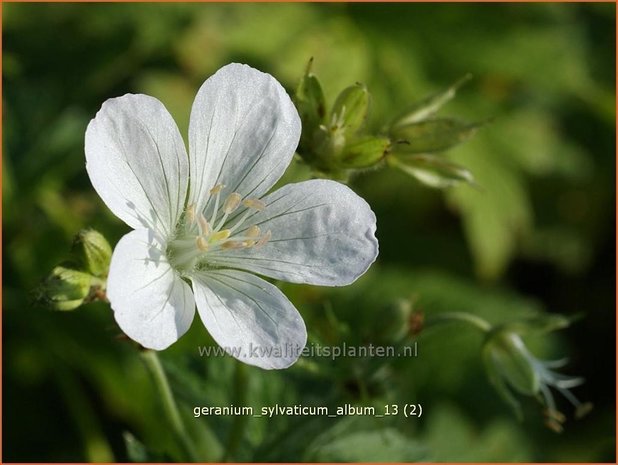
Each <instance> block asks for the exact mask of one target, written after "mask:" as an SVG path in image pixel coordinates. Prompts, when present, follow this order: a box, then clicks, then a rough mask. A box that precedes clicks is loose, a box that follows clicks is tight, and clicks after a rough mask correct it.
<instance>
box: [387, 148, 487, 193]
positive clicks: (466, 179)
mask: <svg viewBox="0 0 618 465" xmlns="http://www.w3.org/2000/svg"><path fill="white" fill-rule="evenodd" d="M386 160H387V163H388V164H389V165H391V166H393V167H395V168H398V169H400V170H401V171H403V172H404V173H406V174H409V175H410V176H412V177H414V178H415V179H416V180H418V181H419V182H421V183H423V184H425V185H426V186H429V187H433V188H437V189H445V188H448V187H454V186H457V185H459V184H462V183H465V184H470V185H472V186H476V182H475V180H474V176H473V175H472V173H471V172H470V171H469V170H467V169H466V168H464V167H463V166H461V165H457V164H455V163H452V162H450V161H448V160H446V159H444V158H442V157H440V156H436V155H427V154H424V155H402V154H397V155H395V154H391V155H390V156H388V157H387V159H386Z"/></svg>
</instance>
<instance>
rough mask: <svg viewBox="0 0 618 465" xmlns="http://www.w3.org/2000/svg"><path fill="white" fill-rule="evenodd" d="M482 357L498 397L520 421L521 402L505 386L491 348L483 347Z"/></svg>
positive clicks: (521, 415)
mask: <svg viewBox="0 0 618 465" xmlns="http://www.w3.org/2000/svg"><path fill="white" fill-rule="evenodd" d="M482 357H483V362H484V365H485V372H486V373H487V377H488V378H489V381H490V383H491V385H492V386H493V387H494V389H495V390H496V392H497V393H498V395H499V396H500V398H501V399H502V400H503V401H504V402H505V403H506V404H507V405H508V406H509V407H511V409H512V410H513V413H514V414H515V416H516V417H517V419H518V420H520V421H522V420H523V417H524V416H523V412H522V410H521V404H520V403H519V401H518V400H517V399H516V398H515V396H514V395H513V393H512V392H511V390H510V389H509V387H508V386H507V384H506V382H505V380H504V378H503V377H502V376H501V374H500V373H499V372H498V369H497V367H496V365H495V362H494V359H493V356H492V353H491V350H489V349H488V347H487V346H484V347H483V350H482Z"/></svg>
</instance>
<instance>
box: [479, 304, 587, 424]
mask: <svg viewBox="0 0 618 465" xmlns="http://www.w3.org/2000/svg"><path fill="white" fill-rule="evenodd" d="M554 317H555V315H554V316H549V318H548V319H547V321H548V322H549V321H550V320H553V321H551V326H553V325H554V323H556V322H558V320H557V319H556V318H554ZM542 319H543V317H542V316H541V317H539V318H535V319H533V320H534V321H536V322H539V321H541V320H542ZM529 321H532V320H529ZM514 327H515V326H514V325H513V324H508V325H502V326H498V327H496V328H494V329H493V330H492V331H490V333H489V334H488V336H487V338H486V340H485V343H484V345H483V360H484V362H485V368H486V371H487V375H488V376H489V378H490V380H491V381H492V383H493V385H494V387H495V388H496V390H497V391H498V394H500V396H501V397H502V398H503V399H504V400H505V401H506V402H507V403H508V404H509V405H511V407H513V409H514V410H515V413H516V414H517V415H518V416H519V417H521V409H520V405H519V402H518V401H517V400H516V399H515V396H514V395H513V394H514V393H518V394H521V395H524V396H530V397H534V398H536V399H538V400H539V401H540V402H541V403H542V404H543V405H544V413H545V417H546V425H547V426H548V427H549V428H551V429H552V430H554V431H556V432H560V431H562V424H563V423H564V421H565V419H566V418H565V416H564V415H563V414H562V413H561V412H560V411H558V409H557V407H556V402H555V400H554V397H553V395H552V392H551V389H550V388H552V389H555V390H556V391H557V392H559V393H560V394H562V395H563V396H564V398H565V399H567V400H568V401H569V402H570V403H571V404H572V405H573V407H575V410H576V417H580V416H581V415H582V414H585V413H586V412H588V411H589V410H590V409H591V408H592V407H591V404H589V403H583V404H582V403H581V402H580V401H579V400H578V399H577V397H575V395H573V393H572V392H570V389H571V388H574V387H576V386H579V385H580V384H582V383H583V382H584V380H583V379H582V378H578V377H572V376H565V375H563V374H560V373H557V372H555V371H554V369H555V368H560V367H562V366H564V365H565V364H566V363H567V361H566V360H556V361H543V360H539V359H537V358H536V357H535V356H534V355H533V354H532V353H531V352H529V351H528V349H527V348H526V346H525V344H524V341H523V340H522V339H521V337H520V334H519V333H518V332H517V331H516V330H514V329H513V328H514ZM560 327H563V326H562V325H560ZM545 328H547V326H546V327H545Z"/></svg>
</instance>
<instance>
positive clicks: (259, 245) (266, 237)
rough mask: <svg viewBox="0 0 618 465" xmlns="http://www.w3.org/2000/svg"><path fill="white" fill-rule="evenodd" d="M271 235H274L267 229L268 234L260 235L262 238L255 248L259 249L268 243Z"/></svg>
mask: <svg viewBox="0 0 618 465" xmlns="http://www.w3.org/2000/svg"><path fill="white" fill-rule="evenodd" d="M271 237H272V233H271V232H270V230H268V231H266V234H264V235H263V236H262V237H260V240H259V241H257V243H256V244H255V248H256V249H259V248H260V247H262V246H263V245H264V244H266V243H267V242H268V241H269V240H270V238H271Z"/></svg>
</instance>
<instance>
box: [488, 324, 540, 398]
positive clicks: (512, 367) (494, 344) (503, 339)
mask: <svg viewBox="0 0 618 465" xmlns="http://www.w3.org/2000/svg"><path fill="white" fill-rule="evenodd" d="M483 351H484V353H485V361H486V363H490V364H492V365H493V366H494V367H495V370H496V371H497V372H498V374H499V375H500V376H501V377H502V378H503V379H504V380H505V381H506V383H507V384H508V385H509V386H510V387H511V388H513V389H514V390H515V391H517V392H519V393H520V394H523V395H529V396H534V395H536V394H537V392H538V391H539V388H540V379H539V375H538V373H537V372H536V370H535V367H534V366H533V364H532V362H531V356H530V353H529V352H528V350H527V349H526V346H525V345H524V343H523V341H522V340H521V338H520V337H519V335H517V334H515V333H513V332H510V331H502V330H497V331H492V333H490V335H489V337H488V338H487V340H486V342H485V346H484V348H483Z"/></svg>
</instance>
